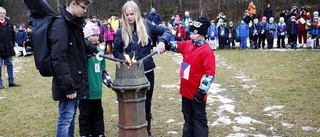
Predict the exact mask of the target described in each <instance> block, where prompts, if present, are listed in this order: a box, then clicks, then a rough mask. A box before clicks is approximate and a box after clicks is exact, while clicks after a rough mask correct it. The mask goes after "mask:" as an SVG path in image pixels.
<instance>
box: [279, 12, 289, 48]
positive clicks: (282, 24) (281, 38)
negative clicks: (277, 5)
mask: <svg viewBox="0 0 320 137" xmlns="http://www.w3.org/2000/svg"><path fill="white" fill-rule="evenodd" d="M286 31H287V25H286V23H285V20H284V17H280V19H279V23H278V25H277V36H278V40H277V48H280V47H281V48H286V47H285V42H284V38H285V37H286V35H287V34H286V33H287V32H286Z"/></svg>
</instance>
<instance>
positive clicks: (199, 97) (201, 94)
mask: <svg viewBox="0 0 320 137" xmlns="http://www.w3.org/2000/svg"><path fill="white" fill-rule="evenodd" d="M206 94H207V93H206V92H205V91H203V90H201V89H198V92H197V93H196V94H194V100H195V101H197V102H199V103H202V102H203V100H204V96H205V95H206Z"/></svg>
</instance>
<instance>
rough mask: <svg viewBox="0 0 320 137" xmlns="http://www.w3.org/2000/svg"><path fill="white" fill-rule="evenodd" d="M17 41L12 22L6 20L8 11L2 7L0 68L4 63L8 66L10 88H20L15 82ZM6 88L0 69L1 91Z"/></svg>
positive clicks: (0, 16)
mask: <svg viewBox="0 0 320 137" xmlns="http://www.w3.org/2000/svg"><path fill="white" fill-rule="evenodd" d="M15 41H16V36H15V32H14V29H13V25H12V23H11V21H10V20H8V19H7V18H6V10H5V9H4V8H3V7H0V67H2V63H3V61H5V63H6V64H5V65H6V66H7V73H8V81H9V87H17V86H20V85H18V84H16V83H15V82H14V78H13V65H12V56H14V55H15V53H14V50H13V47H14V44H15ZM3 88H5V87H4V86H3V83H2V71H1V69H0V89H3Z"/></svg>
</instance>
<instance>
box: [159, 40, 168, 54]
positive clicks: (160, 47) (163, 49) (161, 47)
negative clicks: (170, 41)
mask: <svg viewBox="0 0 320 137" xmlns="http://www.w3.org/2000/svg"><path fill="white" fill-rule="evenodd" d="M157 48H158V50H159V52H160V54H162V53H164V52H165V51H166V49H165V44H164V43H163V42H159V43H158V45H157Z"/></svg>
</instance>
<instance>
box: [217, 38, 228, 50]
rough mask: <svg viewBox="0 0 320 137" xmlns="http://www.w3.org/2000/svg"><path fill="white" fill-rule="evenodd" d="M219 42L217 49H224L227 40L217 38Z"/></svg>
mask: <svg viewBox="0 0 320 137" xmlns="http://www.w3.org/2000/svg"><path fill="white" fill-rule="evenodd" d="M218 40H219V49H224V48H225V46H227V38H226V37H218Z"/></svg>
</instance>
